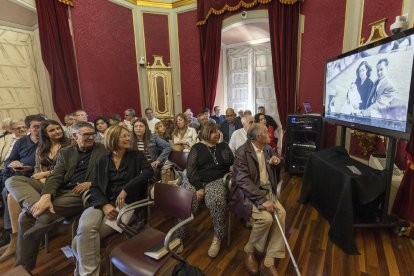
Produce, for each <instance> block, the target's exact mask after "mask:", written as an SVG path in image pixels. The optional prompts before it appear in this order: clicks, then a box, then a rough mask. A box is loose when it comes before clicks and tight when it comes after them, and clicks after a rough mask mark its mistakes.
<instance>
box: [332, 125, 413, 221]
mask: <svg viewBox="0 0 414 276" xmlns="http://www.w3.org/2000/svg"><path fill="white" fill-rule="evenodd" d="M346 128H347V127H346V126H341V141H340V144H341V146H342V147H344V148H345V137H346ZM396 149H397V139H395V138H393V137H388V144H387V161H386V166H385V169H384V171H385V173H386V174H385V177H386V178H385V183H386V186H385V196H384V201H383V202H382V205H381V206H382V208H381V209H380V210H381V214H380V218H379V219H380V220H379V221H378V222H372V223H364V222H354V224H353V226H354V227H358V228H371V227H373V228H377V227H381V228H394V227H397V228H399V227H407V226H408V223H407V222H405V221H402V220H400V219H399V218H397V217H396V216H393V215H389V214H388V204H389V201H390V191H391V182H392V172H393V168H394V162H395V152H396Z"/></svg>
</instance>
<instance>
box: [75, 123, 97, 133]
mask: <svg viewBox="0 0 414 276" xmlns="http://www.w3.org/2000/svg"><path fill="white" fill-rule="evenodd" d="M82 127H87V128H90V129H93V130H94V131H95V128H94V127H93V125H91V124H90V123H88V122H76V123H74V124H73V125H72V131H73V133H78V132H79V129H81V128H82Z"/></svg>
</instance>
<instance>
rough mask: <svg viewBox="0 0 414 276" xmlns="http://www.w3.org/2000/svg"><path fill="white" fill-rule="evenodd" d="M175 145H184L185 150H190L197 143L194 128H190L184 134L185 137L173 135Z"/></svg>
mask: <svg viewBox="0 0 414 276" xmlns="http://www.w3.org/2000/svg"><path fill="white" fill-rule="evenodd" d="M172 138H173V145H175V144H179V143H180V142H181V143H184V150H186V151H187V150H189V149H190V148H191V147H192V146H193V145H194V144H195V143H197V131H196V130H195V129H194V128H192V127H188V128H187V131H186V132H185V133H184V136H183V137H180V134H178V135H173V137H172Z"/></svg>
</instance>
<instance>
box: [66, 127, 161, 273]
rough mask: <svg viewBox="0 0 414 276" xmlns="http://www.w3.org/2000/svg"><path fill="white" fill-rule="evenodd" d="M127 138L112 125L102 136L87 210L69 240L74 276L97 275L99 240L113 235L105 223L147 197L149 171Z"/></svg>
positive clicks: (139, 153) (146, 163)
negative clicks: (102, 151)
mask: <svg viewBox="0 0 414 276" xmlns="http://www.w3.org/2000/svg"><path fill="white" fill-rule="evenodd" d="M130 136H131V134H130V133H129V130H128V129H127V128H126V127H123V126H112V127H110V128H109V129H108V130H107V133H106V135H105V142H104V144H105V148H106V149H107V150H108V151H109V152H108V153H106V154H104V155H103V156H101V157H100V158H99V159H98V161H97V163H96V165H95V168H94V176H93V181H92V186H91V188H90V194H91V196H90V198H89V200H88V202H89V204H90V205H91V207H89V208H87V209H86V210H85V211H84V212H83V213H82V216H81V218H80V220H79V226H78V230H77V234H76V236H75V237H74V239H73V241H72V251H73V253H74V255H75V257H76V260H77V265H76V271H75V275H99V269H100V260H101V256H100V240H101V239H102V238H104V237H106V236H108V235H110V234H111V233H113V232H115V230H114V229H113V228H111V227H110V226H108V225H107V224H105V222H106V220H107V219H108V220H116V218H117V216H118V212H119V210H120V209H121V208H122V207H123V206H124V205H125V204H129V203H132V202H134V201H138V200H142V199H144V198H146V197H147V190H148V179H149V178H151V177H152V175H153V170H152V169H151V166H150V164H149V163H148V161H147V160H146V158H145V156H144V155H143V154H142V152H139V151H136V150H130V149H129V146H130Z"/></svg>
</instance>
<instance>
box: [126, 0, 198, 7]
mask: <svg viewBox="0 0 414 276" xmlns="http://www.w3.org/2000/svg"><path fill="white" fill-rule="evenodd" d="M127 1H128V2H130V3H132V4H135V5H137V6H141V7H152V8H163V9H175V8H179V7H183V6H187V5H191V4H196V3H197V1H196V0H179V1H175V2H172V3H166V2H158V1H150V0H127Z"/></svg>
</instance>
